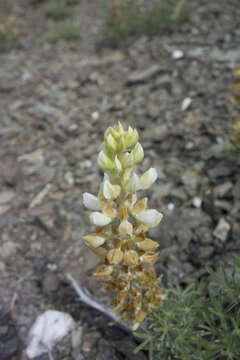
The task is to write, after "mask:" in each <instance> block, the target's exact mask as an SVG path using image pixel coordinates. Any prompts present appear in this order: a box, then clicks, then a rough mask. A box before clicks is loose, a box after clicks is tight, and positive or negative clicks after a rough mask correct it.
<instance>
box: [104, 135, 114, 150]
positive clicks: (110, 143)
mask: <svg viewBox="0 0 240 360" xmlns="http://www.w3.org/2000/svg"><path fill="white" fill-rule="evenodd" d="M105 142H106V146H107V147H108V148H109V149H110V150H112V151H116V150H117V142H116V140H115V139H114V137H113V136H112V135H111V134H108V135H107V137H106V139H105Z"/></svg>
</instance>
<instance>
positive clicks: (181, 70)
mask: <svg viewBox="0 0 240 360" xmlns="http://www.w3.org/2000/svg"><path fill="white" fill-rule="evenodd" d="M238 2H239V1H238V0H231V1H230V0H229V1H227V2H226V1H225V0H218V1H216V0H214V1H211V2H209V1H207V0H199V1H198V2H197V3H194V4H193V11H192V13H191V16H190V20H189V21H188V22H187V23H185V24H183V25H182V26H181V28H180V29H179V30H177V31H175V32H173V33H167V32H162V33H160V34H158V35H156V36H154V37H147V36H141V37H140V38H138V39H132V41H131V42H129V44H128V45H126V46H124V45H123V46H121V48H120V49H110V48H107V47H106V46H105V47H103V46H101V45H100V44H101V43H100V41H101V31H102V20H101V17H100V13H101V11H102V10H103V9H104V7H105V6H106V4H107V1H106V0H105V1H104V0H92V1H85V0H82V1H81V2H80V3H79V5H77V6H76V7H75V8H74V18H76V20H78V21H79V24H80V25H79V27H80V32H81V40H80V41H79V42H77V43H74V44H70V43H64V42H60V43H59V44H58V45H55V46H53V45H49V44H47V43H46V42H45V41H44V40H43V36H44V34H45V32H46V29H47V24H48V19H47V18H46V15H45V12H46V6H47V3H43V4H42V5H39V6H36V7H33V6H29V5H27V4H26V2H25V1H24V0H18V1H13V0H12V1H11V5H12V8H11V12H12V13H13V14H14V15H15V16H16V19H17V24H18V27H19V29H20V34H21V38H20V39H21V44H20V47H19V48H17V49H13V50H11V51H9V52H7V53H0V64H1V66H0V185H1V190H0V228H1V235H0V288H1V295H0V306H2V310H1V312H0V335H1V336H0V339H2V340H0V359H1V360H6V359H26V354H25V347H26V336H27V333H28V331H29V328H30V326H31V325H32V323H33V322H34V320H35V318H36V317H37V316H38V315H39V314H40V313H42V312H44V311H45V310H48V309H56V310H60V311H64V312H67V313H69V314H71V315H72V317H73V318H74V320H75V321H76V329H75V330H74V331H73V332H72V333H71V334H70V335H68V336H67V337H65V338H64V340H63V341H62V342H61V343H59V344H58V345H57V347H55V348H54V350H53V352H52V357H53V358H54V359H63V360H67V359H74V360H81V359H84V360H90V359H97V360H101V359H104V360H107V359H114V360H115V359H116V360H117V359H119V360H120V359H130V360H132V359H140V360H141V359H147V355H146V354H144V353H139V354H138V355H134V354H133V349H134V347H135V345H136V343H135V340H134V338H132V337H131V336H130V335H129V334H127V333H125V332H124V331H123V330H122V329H120V328H118V327H117V326H115V325H114V324H112V322H111V321H110V320H108V319H107V318H106V317H105V316H104V315H102V314H101V313H99V312H97V311H95V310H92V309H91V308H89V307H87V306H85V305H83V304H81V303H80V302H79V300H78V298H77V295H76V293H75V292H74V290H73V289H72V288H71V286H70V284H69V282H68V281H67V278H66V274H67V273H71V274H72V275H73V276H74V278H75V279H76V280H77V281H78V283H79V284H81V285H82V286H86V287H87V288H88V289H89V291H90V292H91V293H92V294H93V295H94V296H96V297H98V299H101V301H102V302H103V303H105V304H109V302H110V297H109V294H108V293H107V292H106V291H105V289H104V287H103V286H102V284H101V283H100V282H98V281H97V280H96V279H94V278H93V277H92V275H91V274H92V272H93V270H94V269H95V267H96V265H97V264H98V263H99V260H98V259H97V258H96V257H95V255H93V254H92V253H91V252H90V250H88V249H87V248H86V246H85V245H84V244H83V242H82V239H81V238H82V235H83V234H85V233H87V232H89V229H90V226H89V224H88V222H87V218H86V214H85V211H84V208H83V204H82V193H83V192H84V191H89V192H93V193H96V192H97V189H98V186H99V183H100V181H101V178H102V174H101V173H100V171H99V169H98V167H97V161H96V159H97V153H98V152H99V149H100V145H101V142H102V140H103V133H104V130H105V129H106V127H107V126H110V125H113V124H114V123H116V122H117V121H118V120H121V121H122V122H123V124H124V125H125V126H127V125H128V124H131V126H133V127H136V128H137V129H138V130H139V133H140V140H141V143H142V145H143V147H144V150H145V159H144V161H143V163H142V165H141V166H139V172H142V171H144V170H146V169H148V168H149V166H154V167H156V168H157V170H158V173H159V180H158V181H157V183H156V184H155V185H154V186H153V187H152V189H151V190H149V191H148V192H147V196H149V199H150V200H149V201H150V204H151V206H152V207H154V208H156V209H158V210H160V211H161V212H163V213H164V215H165V217H164V220H163V221H162V223H161V225H160V226H159V227H157V228H154V229H152V231H151V233H150V235H151V237H152V238H153V239H155V240H157V241H159V244H160V257H159V261H158V263H157V270H158V272H159V273H163V275H164V278H165V279H168V280H170V281H178V282H180V283H181V284H183V285H184V284H186V283H188V282H189V281H190V280H191V279H192V278H193V277H198V278H201V276H203V275H204V274H205V272H206V270H205V266H206V265H208V266H211V267H213V268H214V269H218V266H219V262H220V261H223V262H225V264H228V263H229V261H231V260H233V258H234V255H236V254H238V253H239V250H240V221H239V220H240V177H239V167H238V165H237V164H236V163H233V162H230V161H228V160H226V159H225V158H224V157H223V156H222V149H223V146H224V141H226V140H227V139H228V138H229V136H230V135H229V134H230V132H231V125H232V122H233V111H232V108H231V105H230V103H229V92H228V85H229V84H230V83H231V81H232V70H233V68H234V66H235V65H236V63H237V61H240V25H239V18H240V8H239V6H238V5H239V4H238ZM176 50H179V51H181V53H180V54H181V56H180V58H179V59H176V58H174V57H175V56H176V54H177V53H176ZM178 54H179V52H178ZM48 357H49V355H48V354H46V355H43V356H41V357H38V359H39V360H40V359H41V360H47V359H48Z"/></svg>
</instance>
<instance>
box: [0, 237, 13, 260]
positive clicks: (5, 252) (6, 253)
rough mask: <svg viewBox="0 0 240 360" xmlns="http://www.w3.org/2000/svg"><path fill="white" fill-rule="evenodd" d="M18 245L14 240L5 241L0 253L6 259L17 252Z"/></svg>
mask: <svg viewBox="0 0 240 360" xmlns="http://www.w3.org/2000/svg"><path fill="white" fill-rule="evenodd" d="M16 251H17V247H16V245H15V244H14V242H12V241H7V242H5V243H4V244H3V245H2V246H1V248H0V255H1V256H2V257H3V258H4V259H5V258H6V259H7V258H9V257H11V256H13V255H15V254H16Z"/></svg>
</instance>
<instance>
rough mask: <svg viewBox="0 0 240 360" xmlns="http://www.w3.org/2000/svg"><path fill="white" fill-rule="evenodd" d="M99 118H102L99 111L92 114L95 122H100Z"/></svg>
mask: <svg viewBox="0 0 240 360" xmlns="http://www.w3.org/2000/svg"><path fill="white" fill-rule="evenodd" d="M99 117H100V115H99V112H98V111H94V112H93V113H92V119H93V120H98V119H99Z"/></svg>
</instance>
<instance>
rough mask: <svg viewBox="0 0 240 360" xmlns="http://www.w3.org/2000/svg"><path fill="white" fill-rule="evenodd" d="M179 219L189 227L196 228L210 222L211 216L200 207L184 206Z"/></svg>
mask: <svg viewBox="0 0 240 360" xmlns="http://www.w3.org/2000/svg"><path fill="white" fill-rule="evenodd" d="M179 221H181V222H182V223H183V224H185V226H188V227H189V228H190V229H196V228H197V227H199V226H202V225H204V226H207V225H210V224H211V222H212V220H211V217H210V216H209V215H208V214H206V213H205V212H203V211H202V210H201V209H190V208H186V209H183V210H182V211H181V214H180V216H179Z"/></svg>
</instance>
